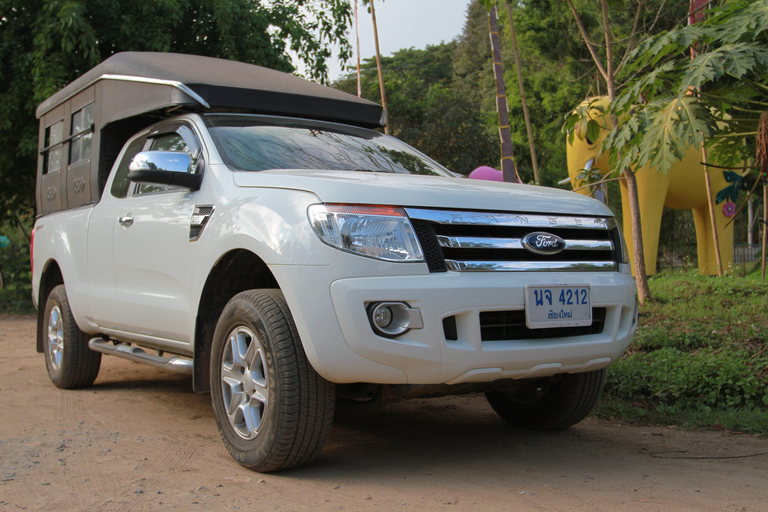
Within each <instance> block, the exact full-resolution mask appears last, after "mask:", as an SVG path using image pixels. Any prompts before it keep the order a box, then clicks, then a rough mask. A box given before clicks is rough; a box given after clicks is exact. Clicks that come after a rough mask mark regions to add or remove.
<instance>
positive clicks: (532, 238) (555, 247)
mask: <svg viewBox="0 0 768 512" xmlns="http://www.w3.org/2000/svg"><path fill="white" fill-rule="evenodd" d="M523 247H525V248H526V249H528V250H529V251H531V252H532V253H534V254H544V255H550V254H557V253H559V252H562V251H563V249H565V240H563V239H562V238H560V237H559V236H557V235H552V234H550V233H543V232H541V231H537V232H536V233H529V234H527V235H525V236H524V237H523Z"/></svg>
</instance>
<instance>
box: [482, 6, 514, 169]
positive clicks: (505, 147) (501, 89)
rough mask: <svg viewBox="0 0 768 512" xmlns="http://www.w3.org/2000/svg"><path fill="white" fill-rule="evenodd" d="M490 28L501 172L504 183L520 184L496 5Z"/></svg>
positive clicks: (490, 20)
mask: <svg viewBox="0 0 768 512" xmlns="http://www.w3.org/2000/svg"><path fill="white" fill-rule="evenodd" d="M488 26H489V30H490V35H491V51H492V52H493V74H494V76H495V77H496V110H497V111H498V113H499V137H500V139H501V171H502V175H503V177H504V181H508V182H512V183H519V182H520V178H519V176H517V169H516V168H515V156H514V154H513V153H512V132H511V129H510V127H509V107H508V106H507V87H506V86H505V85H504V67H503V66H502V64H501V40H500V39H499V23H498V11H497V9H496V6H495V5H494V6H493V7H492V8H491V10H490V11H488Z"/></svg>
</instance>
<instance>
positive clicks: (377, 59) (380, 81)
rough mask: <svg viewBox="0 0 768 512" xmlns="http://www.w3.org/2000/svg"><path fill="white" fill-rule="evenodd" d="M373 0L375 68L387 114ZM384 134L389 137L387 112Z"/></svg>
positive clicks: (383, 105) (382, 104) (371, 3)
mask: <svg viewBox="0 0 768 512" xmlns="http://www.w3.org/2000/svg"><path fill="white" fill-rule="evenodd" d="M374 1H375V0H371V1H370V2H369V4H368V5H369V6H370V7H371V19H372V20H373V39H374V42H375V43H376V68H377V69H378V70H379V89H380V90H381V106H382V107H384V111H385V112H387V93H386V92H385V91H384V72H383V71H382V69H381V52H380V51H379V29H378V27H377V25H376V8H375V7H374V6H373V3H374ZM384 133H386V134H387V135H389V112H387V121H386V124H385V125H384Z"/></svg>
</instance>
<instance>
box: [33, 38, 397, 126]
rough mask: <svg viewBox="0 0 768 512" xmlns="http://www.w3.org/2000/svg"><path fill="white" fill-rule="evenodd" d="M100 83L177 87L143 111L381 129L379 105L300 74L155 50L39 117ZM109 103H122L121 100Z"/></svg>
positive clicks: (95, 74) (87, 77) (89, 78)
mask: <svg viewBox="0 0 768 512" xmlns="http://www.w3.org/2000/svg"><path fill="white" fill-rule="evenodd" d="M98 80H118V81H122V82H124V84H123V85H124V87H125V88H130V89H133V88H136V87H140V86H141V84H162V85H166V86H168V87H170V88H174V89H176V91H177V93H176V94H170V97H169V98H168V99H167V101H165V102H162V101H147V102H145V104H143V105H136V106H135V108H134V109H131V110H142V111H143V112H150V111H153V110H160V109H163V108H166V107H169V106H174V105H178V106H185V107H187V108H189V109H192V110H207V109H234V110H244V111H249V112H254V113H262V114H271V115H285V116H291V117H308V118H312V119H323V120H326V121H336V122H341V123H346V124H352V125H356V126H363V127H367V128H374V127H377V126H382V114H383V109H382V108H381V106H380V105H378V104H376V103H373V102H371V101H368V100H364V99H361V98H358V97H357V96H353V95H351V94H347V93H344V92H341V91H337V90H336V89H332V88H330V87H325V86H322V85H319V84H316V83H314V82H310V81H307V80H304V79H302V78H299V77H297V76H293V75H289V74H287V73H282V72H280V71H275V70H274V69H269V68H263V67H261V66H254V65H253V64H246V63H243V62H236V61H232V60H224V59H216V58H212V57H201V56H198V55H186V54H177V53H153V52H124V53H118V54H115V55H113V56H112V57H110V58H108V59H106V60H105V61H104V62H102V63H101V64H99V65H97V66H96V67H94V68H93V69H91V70H90V71H88V72H87V73H85V74H84V75H82V76H81V77H80V78H78V79H77V80H75V81H74V82H72V83H70V84H69V85H67V86H66V87H64V88H63V89H62V90H60V91H59V92H57V93H56V94H54V95H53V96H51V97H50V98H48V99H47V100H45V101H44V102H43V103H41V104H40V106H39V107H38V109H37V117H38V118H39V117H41V116H42V115H43V114H45V113H46V112H48V111H49V110H51V109H53V108H55V107H56V106H58V105H59V104H61V103H62V102H63V101H65V100H67V99H68V98H71V97H72V96H74V95H76V94H77V93H78V92H80V91H81V90H83V89H85V88H86V87H88V86H90V85H92V84H93V83H95V82H96V81H98ZM106 99H107V98H105V100H106ZM149 99H152V98H148V100H149ZM109 100H110V101H113V100H119V96H118V97H115V98H114V99H112V98H110V99H109ZM133 115H136V114H133ZM123 118H124V117H121V115H120V113H119V112H116V113H114V118H113V119H102V123H103V124H108V123H109V122H111V121H114V120H118V119H123Z"/></svg>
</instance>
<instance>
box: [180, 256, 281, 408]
mask: <svg viewBox="0 0 768 512" xmlns="http://www.w3.org/2000/svg"><path fill="white" fill-rule="evenodd" d="M256 288H278V289H279V288H280V286H279V285H278V283H277V280H276V279H275V276H274V275H273V274H272V272H271V271H270V270H269V267H268V266H267V264H266V263H264V260H262V259H261V258H260V257H259V256H257V255H256V254H254V253H253V252H251V251H249V250H247V249H234V250H231V251H229V252H227V253H226V254H224V255H223V256H221V258H219V260H218V261H217V262H216V264H215V265H214V266H213V268H212V269H211V271H210V272H209V273H208V277H207V278H206V280H205V285H204V286H203V292H202V294H201V296H200V303H199V304H198V307H197V319H196V326H195V347H194V373H193V379H192V386H193V389H194V390H195V392H197V393H205V392H208V391H210V379H209V377H210V360H211V344H212V342H213V332H214V331H215V329H216V323H217V322H218V320H219V316H221V312H222V311H223V310H224V306H226V305H227V302H229V300H230V299H231V298H232V297H234V296H235V295H237V294H238V293H240V292H243V291H245V290H252V289H256Z"/></svg>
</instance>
